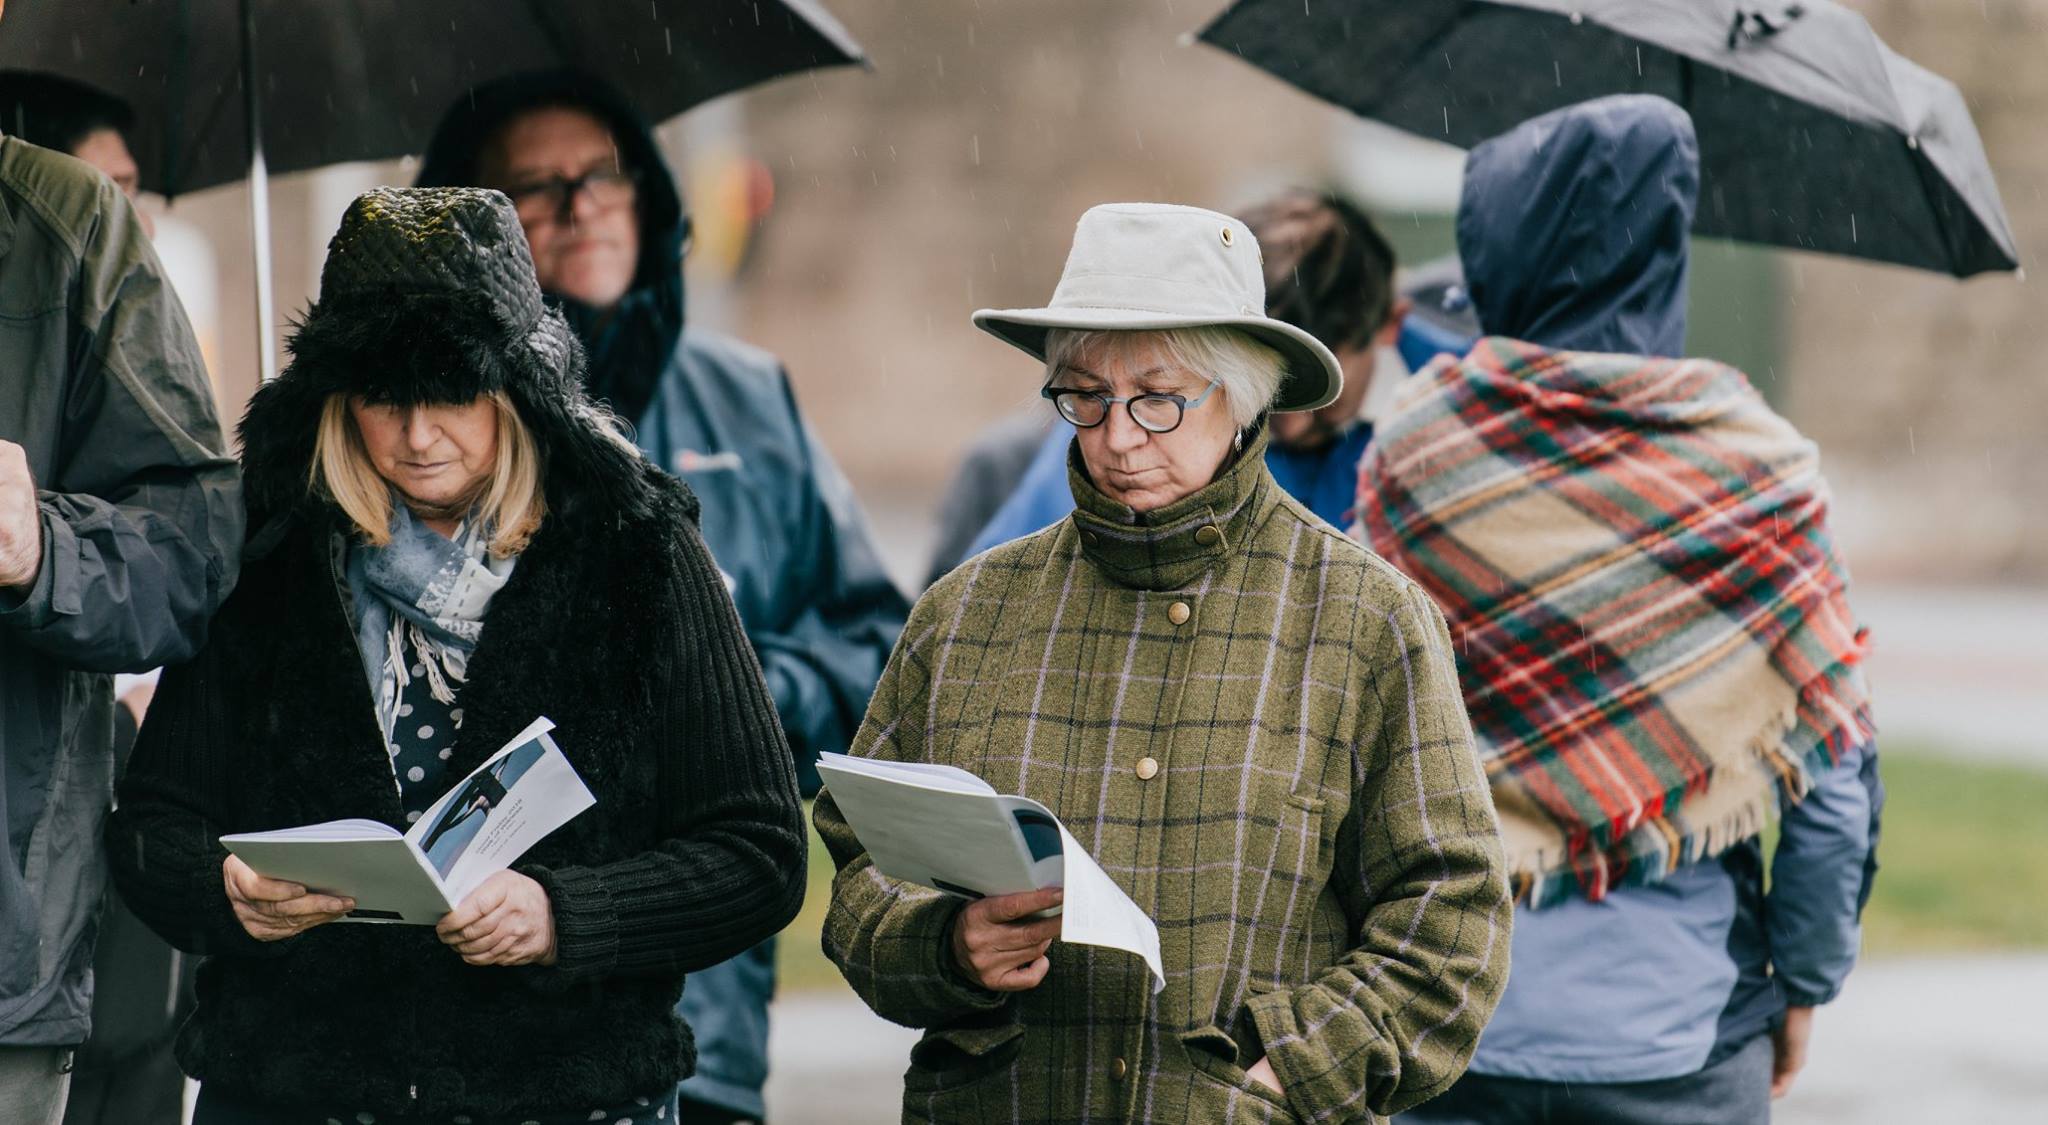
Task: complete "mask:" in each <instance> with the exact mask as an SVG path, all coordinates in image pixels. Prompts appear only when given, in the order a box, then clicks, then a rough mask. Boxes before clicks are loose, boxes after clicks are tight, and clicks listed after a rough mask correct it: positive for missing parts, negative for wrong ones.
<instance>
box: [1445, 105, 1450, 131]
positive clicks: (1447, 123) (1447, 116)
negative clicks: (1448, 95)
mask: <svg viewBox="0 0 2048 1125" xmlns="http://www.w3.org/2000/svg"><path fill="white" fill-rule="evenodd" d="M1450 135H1451V107H1450V106H1445V107H1444V136H1446V137H1448V136H1450Z"/></svg>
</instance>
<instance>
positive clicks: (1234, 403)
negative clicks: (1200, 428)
mask: <svg viewBox="0 0 2048 1125" xmlns="http://www.w3.org/2000/svg"><path fill="white" fill-rule="evenodd" d="M1102 347H1106V348H1109V349H1112V352H1111V354H1114V355H1118V356H1126V357H1127V356H1130V355H1131V354H1132V353H1133V352H1134V351H1138V350H1140V349H1143V348H1146V347H1153V348H1157V349H1158V350H1159V351H1160V352H1161V353H1163V355H1164V357H1165V358H1166V359H1168V360H1171V361H1172V362H1173V364H1174V365H1175V366H1177V367H1182V368H1186V369H1187V370H1188V371H1191V372H1193V373H1194V374H1196V375H1199V376H1201V377H1202V378H1204V379H1207V380H1208V381H1210V382H1211V383H1214V384H1216V385H1217V386H1219V387H1222V388H1223V393H1224V394H1225V395H1226V396H1227V397H1228V399H1229V402H1230V419H1231V421H1232V422H1233V423H1235V424H1236V426H1237V428H1238V429H1239V430H1246V429H1249V428H1250V427H1251V425H1252V423H1254V422H1256V421H1258V420H1259V415H1261V414H1264V413H1265V412H1266V408H1267V407H1270V406H1272V405H1273V397H1274V396H1275V395H1277V394H1279V393H1280V377H1281V375H1283V374H1285V372H1286V370H1287V361H1286V360H1285V359H1283V358H1281V356H1280V353H1279V352H1277V351H1275V350H1273V349H1272V348H1269V347H1267V346H1266V345H1264V344H1262V343H1260V342H1259V341H1258V340H1257V339H1256V338H1254V337H1253V336H1252V335H1251V334H1250V333H1248V332H1241V331H1239V330H1238V329H1235V328H1228V327H1225V326H1222V325H1214V324H1210V325H1202V326H1200V327H1196V328H1124V329H1093V330H1084V329H1078V328H1055V329H1052V330H1051V331H1049V332H1047V333H1046V334H1045V379H1046V382H1047V383H1050V382H1052V380H1053V378H1054V377H1055V376H1057V375H1058V374H1059V373H1060V372H1061V371H1062V370H1064V369H1065V368H1067V367H1068V366H1070V365H1072V364H1073V363H1074V361H1075V359H1076V358H1078V357H1079V356H1082V355H1084V354H1087V353H1090V352H1093V351H1095V350H1096V349H1097V348H1102Z"/></svg>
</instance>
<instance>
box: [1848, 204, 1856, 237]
mask: <svg viewBox="0 0 2048 1125" xmlns="http://www.w3.org/2000/svg"><path fill="white" fill-rule="evenodd" d="M1849 241H1851V242H1854V241H1856V212H1854V211H1851V212H1849Z"/></svg>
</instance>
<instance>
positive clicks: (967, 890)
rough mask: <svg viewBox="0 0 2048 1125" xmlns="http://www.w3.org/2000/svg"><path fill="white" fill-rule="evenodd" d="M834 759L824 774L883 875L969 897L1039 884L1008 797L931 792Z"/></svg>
mask: <svg viewBox="0 0 2048 1125" xmlns="http://www.w3.org/2000/svg"><path fill="white" fill-rule="evenodd" d="M833 757H835V755H830V754H821V755H819V760H818V772H819V774H821V775H822V776H823V777H824V779H825V785H826V787H827V789H828V791H829V792H830V793H831V794H832V800H833V801H834V802H835V803H836V804H837V805H838V806H839V811H840V814H841V815H843V816H845V817H846V820H847V823H848V824H850V825H852V826H853V831H854V835H856V836H858V837H859V838H860V842H861V846H862V847H864V848H866V849H867V853H868V857H869V858H870V859H872V860H873V861H874V864H875V869H876V870H878V871H880V872H881V873H882V874H884V875H887V876H889V877H890V878H892V879H901V880H903V881H904V882H906V883H916V884H918V885H920V886H925V887H936V888H938V889H939V890H943V891H950V892H952V893H954V894H960V895H963V896H965V897H969V898H973V897H979V896H983V895H1001V894H1014V893H1016V892H1018V891H1029V890H1034V889H1036V888H1037V887H1038V886H1040V885H1041V884H1040V883H1039V882H1037V881H1035V880H1034V878H1033V872H1032V863H1031V856H1030V853H1029V852H1028V851H1026V850H1025V844H1024V841H1023V839H1022V838H1021V836H1020V835H1019V833H1018V832H1017V830H1016V828H1015V826H1014V823H1013V822H1012V820H1011V819H1010V817H1011V813H1010V810H1009V808H1008V806H1007V804H1006V802H1007V801H1008V800H1009V799H1008V798H1004V797H1000V796H998V795H997V794H996V793H995V792H993V791H992V790H989V789H988V787H987V785H986V783H983V785H982V787H981V788H982V790H983V791H982V792H962V791H961V790H960V789H958V788H955V787H951V786H949V787H946V788H929V787H927V786H925V785H923V784H919V783H918V782H916V781H915V780H909V781H906V780H905V779H904V778H903V777H902V776H901V775H900V774H899V775H895V776H888V775H885V774H884V771H876V770H872V769H860V768H855V767H850V766H848V765H845V764H843V763H841V762H835V761H832V760H831V759H832V758H833ZM860 762H861V765H863V766H865V765H871V764H872V763H870V762H868V761H866V760H864V759H863V760H860ZM969 776H972V775H969ZM977 780H978V779H977ZM956 784H957V783H956Z"/></svg>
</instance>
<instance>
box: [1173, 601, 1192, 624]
mask: <svg viewBox="0 0 2048 1125" xmlns="http://www.w3.org/2000/svg"><path fill="white" fill-rule="evenodd" d="M1194 612H1195V611H1194V610H1192V609H1189V608H1188V603H1186V602H1175V603H1173V604H1172V605H1170V606H1167V607H1166V619H1167V620H1168V621H1171V622H1173V623H1174V624H1175V625H1185V624H1187V623H1188V618H1189V617H1190V616H1192V615H1193V614H1194Z"/></svg>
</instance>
